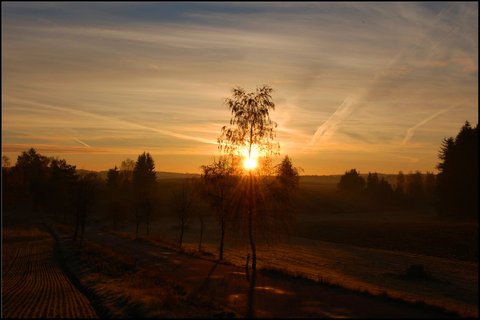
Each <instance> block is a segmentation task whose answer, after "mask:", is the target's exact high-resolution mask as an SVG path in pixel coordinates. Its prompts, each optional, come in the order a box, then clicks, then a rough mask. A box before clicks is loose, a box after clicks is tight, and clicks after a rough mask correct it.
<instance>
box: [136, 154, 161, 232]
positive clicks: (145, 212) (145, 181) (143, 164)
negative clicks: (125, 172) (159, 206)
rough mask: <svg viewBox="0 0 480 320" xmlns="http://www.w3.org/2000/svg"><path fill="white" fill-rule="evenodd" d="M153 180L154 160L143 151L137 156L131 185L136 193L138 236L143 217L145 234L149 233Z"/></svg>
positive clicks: (154, 177) (154, 180)
mask: <svg viewBox="0 0 480 320" xmlns="http://www.w3.org/2000/svg"><path fill="white" fill-rule="evenodd" d="M155 182H156V176H155V162H154V161H153V158H152V157H151V156H150V154H149V153H146V152H144V153H142V154H141V155H139V156H138V159H137V162H136V163H135V167H134V169H133V187H134V190H135V195H136V197H135V209H134V216H135V224H136V229H135V230H136V237H138V228H139V225H140V222H141V221H142V219H143V218H144V219H145V223H146V226H147V236H148V235H149V234H150V221H151V218H152V212H153V208H152V200H151V194H152V191H153V188H154V186H155Z"/></svg>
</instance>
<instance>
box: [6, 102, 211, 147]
mask: <svg viewBox="0 0 480 320" xmlns="http://www.w3.org/2000/svg"><path fill="white" fill-rule="evenodd" d="M13 100H17V101H21V102H24V103H29V104H33V105H38V106H42V107H44V108H48V109H51V110H56V111H64V112H69V113H73V114H77V115H82V116H89V117H93V118H96V119H100V120H105V121H109V122H111V123H116V124H121V125H122V126H125V125H127V126H129V127H130V128H140V129H145V130H150V131H153V132H157V133H160V134H163V135H166V136H171V137H175V138H179V139H184V140H193V141H198V142H202V143H206V144H215V145H216V144H217V141H213V140H209V139H204V138H199V137H193V136H189V135H185V134H181V133H176V132H173V131H169V130H163V129H157V128H152V127H148V126H144V125H141V124H137V123H133V122H129V121H125V120H120V119H116V118H113V117H108V116H103V115H99V114H96V113H91V112H87V111H81V110H76V109H69V108H64V107H58V106H53V105H49V104H44V103H40V102H35V101H30V100H24V99H18V98H13Z"/></svg>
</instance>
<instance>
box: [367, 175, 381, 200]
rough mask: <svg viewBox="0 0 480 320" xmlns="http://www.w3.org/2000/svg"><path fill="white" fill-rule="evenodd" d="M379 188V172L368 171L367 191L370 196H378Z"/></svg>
mask: <svg viewBox="0 0 480 320" xmlns="http://www.w3.org/2000/svg"><path fill="white" fill-rule="evenodd" d="M378 190H379V180H378V174H377V173H376V172H374V173H371V172H369V173H368V176H367V183H366V188H365V191H366V192H367V194H368V195H369V196H370V197H374V198H375V197H377V196H378Z"/></svg>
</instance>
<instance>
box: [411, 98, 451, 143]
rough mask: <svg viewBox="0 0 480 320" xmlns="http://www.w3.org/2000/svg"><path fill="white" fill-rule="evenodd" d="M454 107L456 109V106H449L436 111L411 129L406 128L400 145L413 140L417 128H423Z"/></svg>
mask: <svg viewBox="0 0 480 320" xmlns="http://www.w3.org/2000/svg"><path fill="white" fill-rule="evenodd" d="M456 107H457V106H456V105H453V106H451V107H448V108H445V109H442V110H440V111H438V112H435V113H434V114H432V115H431V116H429V117H427V118H425V119H423V120H422V121H420V122H419V123H417V124H416V125H414V126H413V127H411V128H408V129H407V131H406V133H405V137H404V138H403V140H402V144H403V145H405V144H406V143H407V142H409V141H410V140H411V139H412V138H413V136H414V134H415V131H416V130H417V129H418V128H419V127H421V126H423V125H424V124H426V123H427V122H429V121H431V120H433V119H435V118H436V117H438V116H439V115H441V114H443V113H446V112H448V111H450V110H452V109H454V108H456Z"/></svg>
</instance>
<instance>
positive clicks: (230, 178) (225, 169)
mask: <svg viewBox="0 0 480 320" xmlns="http://www.w3.org/2000/svg"><path fill="white" fill-rule="evenodd" d="M202 171H203V173H202V177H201V179H202V182H203V190H204V193H205V195H206V197H207V200H208V202H209V204H210V206H211V208H212V209H213V211H214V214H215V217H216V219H217V221H218V224H219V227H220V244H219V259H220V260H223V248H224V242H225V233H226V230H227V225H228V222H229V219H230V218H231V213H232V209H233V202H232V197H233V192H234V189H235V186H236V185H237V180H238V179H237V177H238V176H237V165H236V163H235V160H234V159H233V157H228V156H223V157H220V158H219V159H218V160H217V161H216V160H214V161H213V163H212V164H211V165H206V166H202ZM202 234H203V231H202Z"/></svg>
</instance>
